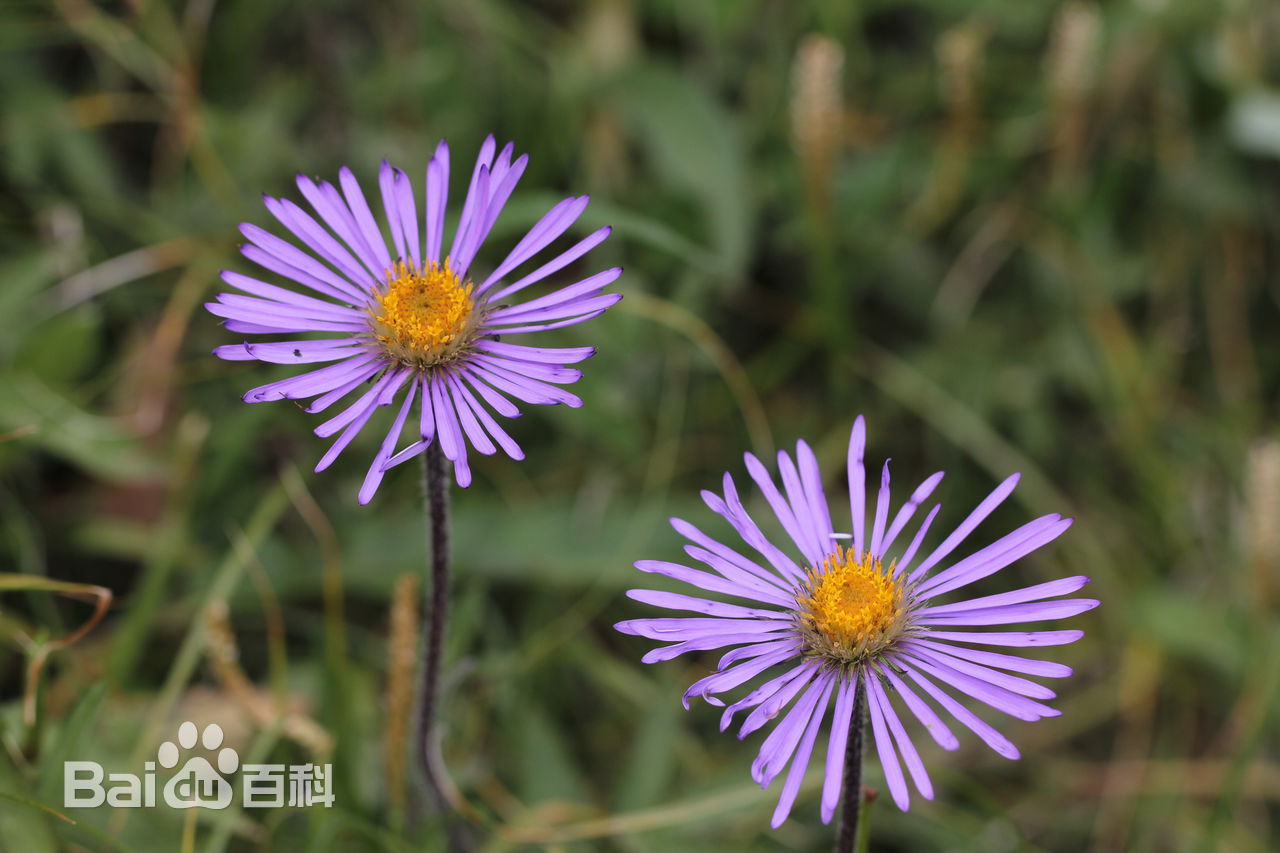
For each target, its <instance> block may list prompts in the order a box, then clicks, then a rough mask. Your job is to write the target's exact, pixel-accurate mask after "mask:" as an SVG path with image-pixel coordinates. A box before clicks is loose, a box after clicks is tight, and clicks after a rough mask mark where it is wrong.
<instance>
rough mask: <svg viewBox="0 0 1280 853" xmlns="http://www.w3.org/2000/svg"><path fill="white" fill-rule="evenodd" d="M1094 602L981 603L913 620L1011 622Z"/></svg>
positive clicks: (1053, 615)
mask: <svg viewBox="0 0 1280 853" xmlns="http://www.w3.org/2000/svg"><path fill="white" fill-rule="evenodd" d="M1097 606H1098V602H1097V601H1095V600H1094V599H1092V598H1060V599H1057V600H1056V601H1041V602H1038V603H1035V604H1011V605H1009V606H1007V607H984V608H982V609H980V610H965V611H963V612H961V613H955V614H952V615H946V616H924V617H921V618H919V619H918V620H917V622H918V623H919V624H921V625H1012V624H1015V623H1018V622H1043V621H1047V620H1050V619H1066V618H1068V617H1071V616H1076V615H1078V614H1080V613H1084V612H1085V611H1086V610H1092V609H1093V608H1095V607H1097Z"/></svg>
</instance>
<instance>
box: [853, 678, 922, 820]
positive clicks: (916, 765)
mask: <svg viewBox="0 0 1280 853" xmlns="http://www.w3.org/2000/svg"><path fill="white" fill-rule="evenodd" d="M868 675H870V673H868ZM867 684H868V685H869V686H870V690H868V691H867V692H868V693H869V694H870V699H871V701H872V702H874V703H875V704H876V705H878V706H879V707H880V716H881V717H882V718H883V719H884V721H885V724H886V725H887V726H888V727H889V734H891V735H893V741H894V743H896V744H897V746H898V754H899V755H901V756H902V763H903V764H905V765H907V772H909V773H910V774H911V781H912V782H915V784H916V790H917V791H919V792H920V796H922V797H924V798H925V799H926V800H932V799H933V783H932V782H930V781H929V773H928V771H926V770H925V767H924V762H923V761H921V760H920V753H919V752H918V751H916V745H915V744H914V743H912V742H911V738H910V737H908V736H907V730H906V729H904V728H903V727H902V720H901V719H899V717H898V712H897V711H895V710H894V709H893V705H891V704H890V703H889V697H888V696H886V695H885V692H884V685H882V684H881V683H880V679H878V678H873V677H868V678H867Z"/></svg>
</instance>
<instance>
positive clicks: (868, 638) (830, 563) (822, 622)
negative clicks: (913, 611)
mask: <svg viewBox="0 0 1280 853" xmlns="http://www.w3.org/2000/svg"><path fill="white" fill-rule="evenodd" d="M802 589H803V591H802V593H801V594H800V595H798V596H797V597H796V604H797V605H799V608H800V609H799V610H798V611H797V613H796V617H797V619H798V621H799V623H800V627H801V634H802V635H803V637H804V639H805V644H806V646H807V648H808V650H809V651H810V652H811V653H813V654H817V655H821V656H823V657H825V658H828V659H829V660H832V661H836V662H839V663H847V664H851V663H858V662H860V661H863V660H865V659H867V658H868V657H871V656H873V655H875V654H877V653H879V652H881V651H883V650H884V649H886V648H888V647H889V646H890V645H892V644H893V641H894V640H896V639H897V638H898V637H900V636H902V633H903V631H904V629H905V626H906V621H907V620H906V616H905V612H906V611H905V608H904V606H903V602H904V598H905V590H904V584H903V582H902V581H901V580H900V579H895V578H894V576H893V565H892V564H890V565H889V566H888V567H887V568H886V567H885V566H883V565H881V563H880V561H879V560H877V559H876V558H875V557H873V556H872V555H871V554H870V553H864V554H863V555H862V557H861V558H859V557H858V556H857V555H856V554H855V553H854V552H853V550H852V549H843V550H841V549H837V550H836V551H835V552H834V553H832V554H831V555H829V556H828V557H827V558H826V559H825V560H824V561H823V563H822V566H821V568H818V569H810V570H809V572H808V574H807V576H806V578H805V580H804V581H803V583H802Z"/></svg>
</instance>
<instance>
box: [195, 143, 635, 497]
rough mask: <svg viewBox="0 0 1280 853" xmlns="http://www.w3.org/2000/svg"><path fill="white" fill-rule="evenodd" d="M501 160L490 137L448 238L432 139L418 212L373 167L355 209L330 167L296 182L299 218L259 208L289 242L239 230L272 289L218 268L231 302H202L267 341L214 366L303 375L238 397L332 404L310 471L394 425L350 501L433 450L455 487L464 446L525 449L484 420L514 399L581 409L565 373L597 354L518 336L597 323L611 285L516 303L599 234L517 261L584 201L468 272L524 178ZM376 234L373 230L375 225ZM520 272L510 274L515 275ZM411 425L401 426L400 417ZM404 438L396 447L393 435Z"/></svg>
mask: <svg viewBox="0 0 1280 853" xmlns="http://www.w3.org/2000/svg"><path fill="white" fill-rule="evenodd" d="M513 154H514V148H513V145H512V144H511V143H508V144H507V145H506V146H504V147H503V148H502V150H501V151H498V150H497V145H496V143H495V142H494V139H493V137H492V136H490V137H489V138H487V139H486V140H485V142H484V144H483V145H482V146H481V149H480V155H479V157H478V158H477V159H476V163H475V166H474V167H473V169H472V171H471V177H470V183H469V186H468V189H467V194H466V197H465V198H464V200H463V204H462V213H461V216H460V218H459V221H458V226H457V228H456V230H455V231H454V233H453V235H452V238H451V239H449V240H446V234H445V212H446V208H447V204H448V184H449V148H448V146H447V145H446V144H445V143H444V142H441V143H440V144H439V146H438V147H437V148H436V151H435V154H434V156H433V157H432V158H431V160H430V162H429V163H428V164H427V167H426V182H425V187H424V196H423V197H424V200H425V203H424V205H423V207H422V208H421V212H422V216H421V218H419V207H418V204H417V201H416V200H415V196H414V190H413V182H412V180H411V179H410V178H409V176H408V175H407V174H406V173H405V172H403V171H401V170H400V169H397V168H395V167H393V166H391V165H390V164H389V163H386V162H383V164H382V168H381V170H380V172H379V175H378V188H379V193H380V196H381V204H376V203H375V204H373V205H372V206H371V204H370V200H369V199H366V197H365V195H364V192H363V191H362V190H361V188H360V185H359V183H358V182H357V180H356V178H355V176H354V174H352V172H351V170H350V169H348V168H346V167H343V168H342V169H341V170H340V172H339V177H338V182H337V185H336V186H335V185H334V184H331V183H328V182H325V181H314V180H312V179H310V178H307V177H305V176H302V175H299V176H298V179H297V186H298V190H299V192H300V193H301V194H302V197H303V199H304V200H305V201H306V203H307V205H308V206H309V207H310V210H308V209H307V208H306V207H303V206H302V205H299V204H296V203H294V202H292V201H289V200H288V199H274V198H270V197H267V198H265V199H264V201H265V204H266V207H267V210H268V212H270V213H271V215H272V216H273V217H274V218H275V219H276V220H277V221H278V222H279V224H280V225H281V226H283V228H284V230H285V231H286V232H287V236H288V237H289V238H290V239H285V238H283V237H280V236H277V235H275V234H272V233H270V232H269V231H266V230H264V229H263V228H260V227H258V226H256V225H252V224H245V225H242V226H241V229H240V230H241V233H242V234H243V235H244V237H245V239H246V240H247V241H248V242H247V243H246V244H245V245H244V246H243V247H242V248H241V251H242V253H243V254H244V256H245V257H246V258H247V259H248V260H250V261H252V262H253V263H254V264H256V265H258V266H259V267H262V268H263V269H265V270H267V271H268V272H269V273H272V274H273V276H275V277H277V278H279V279H284V280H285V281H286V282H287V284H286V285H285V286H281V285H279V284H272V283H269V282H266V281H259V280H258V279H255V278H252V277H250V276H247V275H242V274H240V273H237V272H231V271H226V272H224V273H223V275H222V279H223V281H224V282H225V283H226V284H228V285H230V286H231V287H233V288H235V289H236V291H239V292H238V293H221V294H219V295H218V297H217V300H216V301H214V302H210V303H208V304H207V305H206V306H205V307H206V308H207V309H208V310H209V311H210V312H211V313H212V314H214V315H216V316H218V317H220V318H222V320H223V325H224V326H226V328H227V329H229V330H230V331H232V332H235V333H237V334H242V335H274V336H277V338H276V339H270V340H266V341H259V340H245V341H243V342H241V343H236V344H228V345H226V346H220V347H218V348H217V349H215V350H214V354H215V355H217V356H218V357H219V358H223V359H226V360H228V361H262V362H267V363H270V364H292V365H307V368H306V370H305V372H302V373H299V374H298V375H296V376H292V377H290V378H288V379H283V380H279V381H275V382H270V383H267V384H266V385H262V386H259V387H257V388H253V389H251V390H250V391H248V392H247V393H246V394H245V395H244V400H245V402H248V403H261V402H267V401H272V400H310V401H311V402H310V403H309V404H308V405H307V406H306V410H307V411H308V412H313V413H315V412H321V411H325V410H328V409H331V407H332V411H333V412H334V413H333V414H332V415H330V417H329V419H328V420H326V421H325V422H324V423H322V424H321V425H320V426H318V427H317V428H316V433H317V435H320V436H321V437H324V438H333V439H334V440H333V443H332V444H331V445H330V447H329V449H328V451H327V452H326V453H325V454H324V455H323V457H322V458H321V460H320V463H319V464H318V465H317V466H316V470H317V471H322V470H324V469H325V468H327V467H329V466H330V465H331V464H333V461H334V460H335V459H336V458H337V457H338V455H339V454H340V453H341V452H342V451H343V450H344V449H345V448H346V447H347V445H349V444H350V443H351V441H352V440H354V439H355V437H356V436H357V435H358V434H359V433H360V431H361V430H362V429H363V428H364V427H365V426H366V425H367V424H368V423H369V422H370V421H371V420H372V419H373V417H374V415H375V414H376V413H377V412H378V410H379V409H381V408H383V407H388V408H390V409H391V410H392V412H393V413H394V414H391V415H387V416H384V418H390V419H391V423H390V429H389V431H388V432H386V433H385V434H384V438H383V441H382V443H381V446H380V447H379V448H378V451H377V453H376V454H375V455H374V458H373V462H372V464H371V465H370V466H369V469H368V472H367V474H366V475H365V479H364V483H363V485H362V486H361V488H360V493H359V500H360V503H362V504H364V503H368V502H369V501H370V500H372V498H373V496H374V494H375V493H376V492H377V489H378V486H379V485H380V484H381V482H382V478H383V475H384V474H385V472H386V471H387V470H388V469H390V468H393V467H395V466H396V465H399V464H401V463H402V462H406V461H408V460H409V459H411V458H413V457H414V456H417V455H418V454H420V453H422V452H423V451H424V450H426V449H427V447H428V446H429V445H430V444H431V442H433V441H439V446H440V449H441V451H442V452H443V453H444V455H445V456H446V457H447V458H448V459H450V460H451V461H452V462H453V466H454V473H455V477H456V478H457V481H458V484H459V485H460V486H464V487H465V486H468V485H470V483H471V469H470V467H469V465H468V463H467V453H468V450H469V449H470V450H475V451H477V452H479V453H481V454H485V455H490V454H493V453H496V452H497V451H498V450H499V449H501V450H502V451H503V452H504V453H506V454H507V455H508V456H510V457H511V458H513V459H523V458H524V453H523V451H521V449H520V446H519V445H518V444H517V443H516V442H515V440H514V439H512V437H511V436H510V435H509V434H508V433H507V432H506V430H505V429H504V428H503V427H502V426H500V425H499V423H498V421H497V420H496V419H495V417H494V415H495V414H497V415H499V416H501V417H504V418H514V417H518V416H519V415H520V408H519V406H518V404H519V403H526V404H530V405H557V404H564V405H567V406H571V407H575V408H576V407H578V406H581V405H582V401H581V399H579V398H578V397H577V396H576V395H574V394H572V393H570V392H568V391H566V390H565V389H564V388H563V387H561V386H564V385H570V384H573V383H574V382H576V381H577V380H578V379H579V378H581V376H582V372H581V371H580V370H578V369H577V368H572V367H569V366H568V365H572V364H577V363H579V362H581V361H583V360H584V359H587V358H590V357H591V356H592V355H593V354H594V353H595V347H565V348H554V347H534V346H528V345H526V344H523V343H517V342H515V341H512V340H511V338H512V337H514V336H517V335H524V334H527V333H530V332H540V331H545V330H549V329H557V328H561V327H564V326H570V325H574V324H577V323H582V322H584V321H586V320H590V319H592V318H593V317H598V316H599V315H600V314H602V313H604V311H605V310H606V309H608V308H609V307H610V306H612V305H613V304H614V303H616V302H617V301H618V300H619V299H621V298H622V296H621V295H620V294H617V293H608V292H606V288H607V287H608V286H609V285H611V284H613V283H614V281H615V280H617V278H618V276H619V275H620V274H621V272H622V270H621V269H620V268H616V267H615V268H612V269H607V270H604V271H601V272H596V273H594V274H592V275H588V276H587V277H585V278H582V279H580V280H577V281H573V282H571V283H568V284H566V285H564V286H562V287H559V288H558V289H555V290H551V291H549V292H546V291H544V292H543V293H541V294H539V295H536V296H534V298H531V299H526V300H524V301H519V300H520V299H521V297H523V296H524V295H525V294H523V293H521V291H524V290H525V288H528V287H530V286H532V285H537V284H539V283H541V282H543V281H544V280H546V279H548V277H550V276H552V275H553V274H555V273H558V272H560V271H561V270H563V269H564V268H565V267H567V266H569V265H570V264H572V263H574V262H576V261H578V260H580V259H581V258H582V257H583V256H584V255H585V254H586V253H587V252H588V251H590V250H591V249H593V248H595V247H596V246H597V245H599V244H600V243H601V242H602V241H603V240H604V239H605V238H606V237H607V236H608V235H609V232H610V229H609V228H607V227H606V228H601V229H599V230H597V231H594V232H592V233H591V234H590V235H588V236H587V237H585V238H583V239H581V240H579V241H578V242H577V243H575V244H573V245H571V246H569V247H568V248H565V249H564V250H563V251H561V252H560V253H559V254H556V255H554V256H553V257H551V258H550V259H543V261H541V262H540V263H539V264H538V265H537V266H536V267H534V268H532V269H530V268H529V267H528V266H526V265H528V264H529V262H530V261H533V260H534V258H535V257H536V256H537V255H538V254H539V253H540V252H542V251H543V250H544V249H547V247H549V246H550V245H551V244H552V243H554V242H555V241H557V240H558V239H560V238H561V237H563V236H564V234H565V233H566V232H567V231H568V230H569V229H570V227H572V226H573V225H574V223H575V222H576V221H577V220H578V218H579V217H580V216H581V215H582V213H583V211H584V210H585V209H586V207H587V198H586V197H585V196H581V197H574V198H567V199H565V200H564V201H561V202H560V203H558V204H556V205H554V206H553V207H552V208H551V210H550V211H548V212H547V214H546V215H545V216H543V217H542V219H540V220H539V221H538V222H537V223H536V224H535V225H534V226H533V227H532V228H531V229H530V230H529V232H528V233H527V234H526V235H525V236H524V237H523V238H521V239H520V240H519V241H517V242H516V244H515V245H514V247H512V248H511V249H510V251H509V253H508V254H507V255H506V257H505V259H502V260H500V261H499V262H498V263H497V264H496V266H492V267H487V268H486V269H485V271H484V273H483V274H479V273H478V272H477V267H478V264H477V263H476V259H477V258H478V257H479V256H480V255H481V250H482V248H483V246H484V244H485V241H486V238H487V237H488V235H489V232H490V230H491V229H492V228H493V226H494V223H495V222H496V221H497V219H498V216H499V214H500V213H501V212H502V209H503V207H504V205H505V204H506V202H507V200H508V199H509V198H510V196H511V194H512V192H513V191H514V190H515V187H516V183H517V182H518V181H519V180H520V177H521V175H522V174H523V173H524V169H525V166H526V164H527V162H528V157H527V156H520V157H514V158H513ZM384 226H385V227H384ZM516 275H518V276H519V277H518V278H513V276H516ZM415 406H416V407H417V408H418V416H417V417H411V415H412V414H413V409H414V407H415ZM406 430H408V432H409V435H408V437H407V439H406V441H405V444H404V446H401V444H402V434H403V433H404V432H405V431H406Z"/></svg>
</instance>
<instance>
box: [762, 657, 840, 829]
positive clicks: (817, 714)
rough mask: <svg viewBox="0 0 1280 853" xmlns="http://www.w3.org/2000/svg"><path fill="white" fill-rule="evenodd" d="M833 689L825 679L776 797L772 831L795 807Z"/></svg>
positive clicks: (830, 681) (831, 684)
mask: <svg viewBox="0 0 1280 853" xmlns="http://www.w3.org/2000/svg"><path fill="white" fill-rule="evenodd" d="M834 687H835V679H834V678H829V679H827V684H826V686H825V687H823V688H822V695H821V696H820V697H819V698H818V703H817V706H816V708H815V710H814V714H813V717H812V718H811V719H810V720H809V725H807V726H806V727H805V730H804V736H803V737H802V738H801V739H800V746H799V747H797V749H796V754H795V757H794V758H793V759H791V769H790V770H789V771H787V779H786V781H785V782H783V784H782V795H781V796H780V797H778V805H777V807H776V808H775V809H774V810H773V819H772V820H771V821H770V825H771V826H772V827H773V828H774V829H777V828H778V827H780V826H782V823H783V821H785V820H786V819H787V815H789V814H791V807H792V806H793V805H795V801H796V795H797V794H799V793H800V783H801V782H803V781H804V774H805V771H806V770H807V769H808V768H809V758H810V756H812V755H813V742H814V741H815V740H817V738H818V729H819V728H820V727H821V726H822V718H823V717H824V716H826V713H827V704H828V702H829V700H830V698H831V691H832V689H833V688H834Z"/></svg>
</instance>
